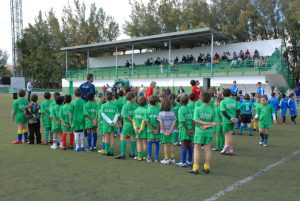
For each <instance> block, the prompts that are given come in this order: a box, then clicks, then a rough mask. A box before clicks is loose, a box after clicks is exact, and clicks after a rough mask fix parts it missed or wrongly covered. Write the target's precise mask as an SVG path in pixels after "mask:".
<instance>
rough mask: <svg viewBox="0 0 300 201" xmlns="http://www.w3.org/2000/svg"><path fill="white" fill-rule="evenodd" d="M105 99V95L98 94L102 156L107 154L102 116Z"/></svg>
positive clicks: (100, 151)
mask: <svg viewBox="0 0 300 201" xmlns="http://www.w3.org/2000/svg"><path fill="white" fill-rule="evenodd" d="M104 103H105V102H104V99H103V94H102V93H99V94H98V101H97V104H98V125H99V135H100V136H101V141H102V143H101V149H100V150H98V152H99V153H101V154H105V140H104V133H103V124H102V121H103V119H102V115H101V108H102V105H103V104H104Z"/></svg>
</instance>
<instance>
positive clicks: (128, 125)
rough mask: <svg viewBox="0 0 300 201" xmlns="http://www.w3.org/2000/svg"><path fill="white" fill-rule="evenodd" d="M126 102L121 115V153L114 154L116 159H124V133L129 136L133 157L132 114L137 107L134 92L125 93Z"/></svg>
mask: <svg viewBox="0 0 300 201" xmlns="http://www.w3.org/2000/svg"><path fill="white" fill-rule="evenodd" d="M126 98H127V103H126V104H125V105H124V106H123V107H122V112H121V115H122V117H123V121H124V124H123V129H122V133H121V136H120V146H121V153H120V155H118V156H116V159H125V152H126V141H125V139H126V135H129V136H130V155H129V156H130V157H131V158H134V157H135V148H136V141H135V132H134V128H133V124H132V123H133V122H132V119H133V114H134V111H135V110H136V108H137V104H136V103H135V94H134V92H133V91H132V92H128V93H127V94H126Z"/></svg>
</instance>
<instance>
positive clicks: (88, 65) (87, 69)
mask: <svg viewBox="0 0 300 201" xmlns="http://www.w3.org/2000/svg"><path fill="white" fill-rule="evenodd" d="M86 57H87V58H86V71H87V73H89V68H90V51H89V50H88V51H87V55H86Z"/></svg>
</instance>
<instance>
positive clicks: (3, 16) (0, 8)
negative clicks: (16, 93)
mask: <svg viewBox="0 0 300 201" xmlns="http://www.w3.org/2000/svg"><path fill="white" fill-rule="evenodd" d="M82 1H83V2H84V3H85V4H86V6H87V11H88V10H89V5H90V4H92V3H96V6H97V8H99V7H102V8H103V9H104V11H105V12H106V14H108V15H111V16H112V17H114V19H115V20H116V22H117V23H119V25H120V31H121V35H120V36H119V38H118V39H124V38H128V36H126V35H125V34H123V33H122V31H123V30H122V27H123V24H124V23H125V20H128V19H129V15H130V13H131V7H130V5H129V1H128V0H80V2H82ZM68 2H70V4H71V5H73V0H22V6H23V9H22V12H23V28H26V27H27V26H28V24H29V23H31V24H34V19H35V17H36V16H37V15H38V13H39V11H40V10H41V11H42V13H43V14H45V13H46V12H47V11H49V10H50V9H51V8H53V10H54V12H55V15H56V17H57V18H61V16H62V9H63V7H64V5H67V3H68ZM0 32H1V38H0V49H2V50H6V51H7V52H8V53H9V55H12V53H11V47H12V43H11V15H10V0H0ZM8 63H9V64H11V63H12V58H11V56H10V57H9V59H8Z"/></svg>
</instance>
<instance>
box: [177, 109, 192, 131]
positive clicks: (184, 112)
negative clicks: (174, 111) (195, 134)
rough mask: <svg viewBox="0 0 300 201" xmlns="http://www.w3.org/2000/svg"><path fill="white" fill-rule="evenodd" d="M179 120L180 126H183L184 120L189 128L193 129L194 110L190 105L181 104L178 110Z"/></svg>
mask: <svg viewBox="0 0 300 201" xmlns="http://www.w3.org/2000/svg"><path fill="white" fill-rule="evenodd" d="M178 121H179V128H184V127H183V122H185V124H186V126H187V128H188V129H189V130H190V129H192V124H193V111H192V109H191V108H190V107H188V106H186V105H184V106H181V107H180V109H179V110H178Z"/></svg>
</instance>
